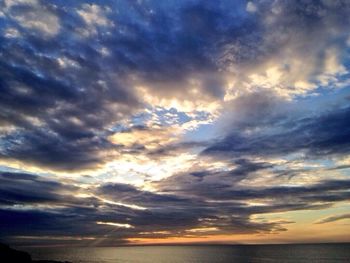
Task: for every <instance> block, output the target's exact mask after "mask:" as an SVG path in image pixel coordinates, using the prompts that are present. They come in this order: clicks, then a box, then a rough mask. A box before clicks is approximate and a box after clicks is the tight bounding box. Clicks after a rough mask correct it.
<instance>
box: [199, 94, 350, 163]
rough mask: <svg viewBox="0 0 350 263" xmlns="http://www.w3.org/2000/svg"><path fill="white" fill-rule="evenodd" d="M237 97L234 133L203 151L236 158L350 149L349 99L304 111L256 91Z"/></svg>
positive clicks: (321, 154) (313, 155) (336, 152)
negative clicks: (318, 109) (331, 105)
mask: <svg viewBox="0 0 350 263" xmlns="http://www.w3.org/2000/svg"><path fill="white" fill-rule="evenodd" d="M237 100H238V101H239V102H238V103H237V104H236V105H235V104H234V105H235V106H236V107H237V110H238V112H235V113H234V115H233V116H234V117H233V118H232V121H231V127H235V128H236V130H235V129H232V130H234V132H228V133H227V134H226V135H225V137H224V138H223V139H222V140H218V141H217V142H214V143H213V144H212V146H209V147H208V148H207V149H205V150H204V151H203V154H209V155H215V154H217V155H224V156H232V157H237V156H242V155H243V156H244V155H248V156H250V155H253V156H284V155H288V154H292V153H300V152H302V153H303V154H306V155H308V156H309V158H320V157H324V156H330V155H343V154H346V153H348V152H349V150H350V149H349V141H348V139H347V138H348V135H349V134H350V131H349V129H348V126H349V125H348V123H349V118H348V116H349V113H350V108H349V107H347V106H346V103H347V99H345V100H343V101H339V103H341V104H339V105H338V107H334V106H333V107H332V108H329V109H327V110H320V111H319V112H317V113H313V112H312V111H310V112H309V113H308V112H305V111H304V112H303V113H302V114H300V109H304V106H303V105H302V104H301V105H300V106H298V104H294V105H293V104H291V105H289V106H287V105H285V104H284V105H283V104H280V105H283V106H278V103H280V102H278V100H276V99H275V98H274V97H273V96H272V97H270V96H268V95H267V94H264V95H263V96H262V95H261V94H260V93H257V94H255V93H253V94H251V95H249V96H248V97H246V96H242V97H240V98H238V99H237ZM276 101H277V104H276ZM326 105H327V104H326ZM291 106H293V107H299V108H300V109H298V108H296V109H293V108H292V107H291ZM237 113H238V115H237ZM239 113H241V115H239Z"/></svg>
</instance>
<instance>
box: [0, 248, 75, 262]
mask: <svg viewBox="0 0 350 263" xmlns="http://www.w3.org/2000/svg"><path fill="white" fill-rule="evenodd" d="M0 262H1V263H71V262H68V261H64V262H62V261H53V260H32V257H31V256H30V255H29V254H28V253H27V252H23V251H19V250H15V249H12V248H10V247H9V246H7V245H5V244H1V243H0Z"/></svg>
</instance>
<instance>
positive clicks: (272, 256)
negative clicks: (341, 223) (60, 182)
mask: <svg viewBox="0 0 350 263" xmlns="http://www.w3.org/2000/svg"><path fill="white" fill-rule="evenodd" d="M26 251H28V252H30V253H31V255H32V257H33V258H34V259H50V260H62V261H63V260H67V261H71V262H73V263H139V262H145V263H187V262H188V263H216V262H217V263H228V262H230V263H241V262H242V263H243V262H244V263H245V262H248V263H275V262H276V263H277V262H278V263H283V262H286V263H292V262H297V263H323V262H327V263H333V262H350V243H349V244H307V245H208V246H134V247H132V246H131V247H97V248H30V249H26Z"/></svg>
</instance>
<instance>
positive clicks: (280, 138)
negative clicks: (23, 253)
mask: <svg viewBox="0 0 350 263" xmlns="http://www.w3.org/2000/svg"><path fill="white" fill-rule="evenodd" d="M0 7H1V11H0V25H1V26H0V32H1V34H0V42H1V46H0V94H1V96H0V159H1V160H0V161H1V164H3V165H4V166H2V167H0V169H1V171H3V172H1V173H0V232H1V233H3V236H4V238H6V240H14V241H16V242H17V244H24V243H27V244H28V243H30V242H38V243H40V242H44V241H43V239H40V238H46V239H45V240H46V241H45V242H50V244H57V242H63V243H64V242H67V243H69V244H73V243H74V242H75V241H77V240H81V241H82V242H84V244H87V245H96V244H100V245H113V244H124V243H125V242H127V239H128V238H142V237H145V236H146V237H150V238H157V237H168V238H170V237H179V236H187V237H188V236H191V237H205V236H210V235H215V234H220V235H225V234H267V233H280V232H282V231H285V230H287V225H288V224H290V223H291V220H285V219H281V220H268V219H265V217H266V218H268V215H267V214H270V213H279V212H289V211H297V210H298V211H302V210H321V209H325V208H329V207H331V206H333V205H334V204H336V203H338V202H343V201H348V200H349V198H350V194H349V190H348V189H349V187H350V185H349V180H348V178H347V177H346V174H347V172H348V171H347V168H348V166H347V163H346V160H345V159H346V158H345V157H346V156H347V155H348V154H349V151H350V140H349V138H350V136H349V135H350V129H349V127H350V120H349V116H350V107H349V97H350V96H349V89H348V85H349V81H348V77H349V72H348V51H349V50H348V49H349V45H348V42H349V33H348V28H349V25H350V19H349V17H350V16H349V13H350V5H349V3H348V2H346V1H293V2H292V1H254V2H253V1H235V3H234V5H233V4H232V1H228V0H227V1H226V0H225V1H220V3H219V4H217V3H214V2H210V1H196V0H194V1H185V0H184V1H182V0H180V1H152V0H151V1H118V3H116V2H115V1H109V0H108V1H103V3H101V2H97V1H90V2H89V3H88V4H87V3H83V2H82V1H71V2H68V1H40V0H16V1H9V0H6V1H3V2H2V3H0ZM204 126H205V127H204ZM208 131H210V136H209V133H208ZM343 159H344V160H345V162H344V163H341V162H340V160H343ZM14 163H16V168H18V169H20V170H15V169H13V168H15V167H14V166H15V165H14ZM5 171H7V172H5ZM14 171H16V172H14ZM29 171H32V172H33V171H36V172H38V171H39V172H40V174H38V175H36V174H33V173H30V172H29ZM67 178H68V179H67ZM257 215H258V216H259V217H260V219H257V217H256V216H257ZM340 217H341V216H340ZM340 217H339V218H340ZM329 218H331V219H329ZM329 218H326V219H323V220H321V222H322V223H323V221H325V222H326V221H328V220H337V219H338V217H337V216H334V217H329ZM334 218H335V219H334ZM76 222H80V223H79V224H77V223H76ZM62 229H63V230H64V232H65V233H63V232H62ZM116 230H118V231H117V232H115V231H116ZM12 238H13V239H12ZM35 239H37V240H36V241H35ZM57 240H58V241H57ZM55 242H56V243H55ZM35 244H37V243H35Z"/></svg>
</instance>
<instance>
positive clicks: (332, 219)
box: [315, 214, 350, 224]
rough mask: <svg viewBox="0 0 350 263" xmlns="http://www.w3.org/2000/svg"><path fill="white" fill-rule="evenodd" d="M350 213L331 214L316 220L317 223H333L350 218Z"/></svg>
mask: <svg viewBox="0 0 350 263" xmlns="http://www.w3.org/2000/svg"><path fill="white" fill-rule="evenodd" d="M349 218H350V214H343V215H335V216H329V217H325V218H322V219H320V220H318V221H316V222H315V224H325V223H331V222H335V221H339V220H344V219H349Z"/></svg>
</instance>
